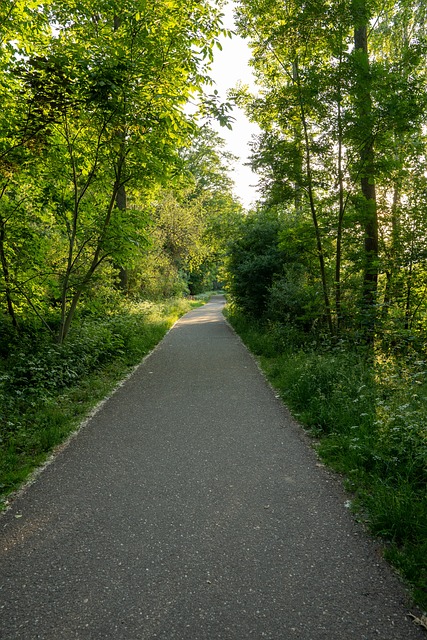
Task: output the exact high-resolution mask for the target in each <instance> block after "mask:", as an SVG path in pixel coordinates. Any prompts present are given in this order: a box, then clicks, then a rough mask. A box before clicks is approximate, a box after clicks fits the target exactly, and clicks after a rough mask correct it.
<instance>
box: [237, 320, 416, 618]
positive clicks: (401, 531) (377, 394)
mask: <svg viewBox="0 0 427 640" xmlns="http://www.w3.org/2000/svg"><path fill="white" fill-rule="evenodd" d="M229 319H230V321H231V323H232V325H233V326H234V328H235V329H236V331H237V332H238V333H239V334H240V336H241V337H242V339H243V340H244V342H245V343H246V344H247V346H248V347H249V348H250V349H251V350H252V351H253V352H254V353H255V354H256V355H258V356H259V361H260V364H261V366H262V368H263V369H264V371H265V373H266V374H267V376H268V378H269V380H270V381H271V383H272V384H273V386H274V387H275V388H276V389H277V390H278V391H279V393H280V395H281V397H282V398H283V400H284V402H285V403H286V404H287V406H288V407H289V408H290V410H291V411H292V413H293V414H294V416H295V417H296V418H298V419H299V421H300V422H301V423H302V424H303V425H304V426H305V427H306V429H307V430H308V431H309V432H310V433H311V434H312V435H313V436H315V440H314V441H313V443H314V446H316V448H317V450H318V453H319V455H320V456H321V458H322V459H323V460H324V461H325V462H326V463H327V464H328V465H329V466H331V467H332V468H333V469H335V470H336V471H338V472H340V473H342V474H343V475H344V477H345V479H346V484H347V487H348V488H349V489H350V490H351V491H352V492H353V494H354V500H353V509H354V511H355V512H357V514H358V517H359V518H363V520H364V521H365V523H366V525H367V526H368V527H369V529H370V531H371V532H372V533H373V534H375V535H377V536H380V537H381V538H382V539H383V541H384V550H385V556H386V557H387V558H388V559H389V560H390V561H391V562H392V563H393V565H394V566H395V567H396V568H397V569H398V570H399V571H400V572H401V573H402V575H403V576H404V577H405V578H406V579H407V580H408V581H409V582H410V584H411V585H412V587H413V592H414V598H415V600H416V602H417V603H418V604H420V605H421V606H422V607H424V608H425V609H427V381H426V371H427V366H426V363H425V362H424V360H423V359H420V357H419V355H418V357H416V354H412V355H411V356H409V355H408V354H406V355H405V357H403V356H402V355H400V356H399V357H398V358H392V357H388V358H384V356H382V355H381V354H380V353H378V354H377V357H376V358H375V359H374V360H373V359H372V357H367V356H366V353H365V352H364V350H363V349H357V348H355V347H354V346H352V345H349V344H345V343H344V342H341V343H338V344H333V345H331V344H330V343H328V344H327V343H325V342H323V343H322V342H320V341H318V342H314V341H313V337H311V338H310V337H308V336H306V337H305V341H304V339H303V337H302V336H301V334H300V333H298V332H297V331H296V330H295V329H293V328H292V327H283V326H280V325H279V324H277V323H276V325H272V324H264V325H263V324H262V323H257V322H251V321H250V320H248V318H247V317H242V316H241V315H239V313H238V312H236V311H232V312H231V313H229Z"/></svg>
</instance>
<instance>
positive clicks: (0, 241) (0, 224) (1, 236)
mask: <svg viewBox="0 0 427 640" xmlns="http://www.w3.org/2000/svg"><path fill="white" fill-rule="evenodd" d="M5 241H6V223H5V221H4V220H3V218H1V217H0V262H1V266H2V271H3V278H4V286H5V295H6V304H7V312H8V314H9V316H10V318H11V320H12V324H13V326H14V327H15V328H18V320H17V318H16V313H15V307H14V305H13V300H12V288H11V280H10V271H9V264H8V260H7V256H6V251H5Z"/></svg>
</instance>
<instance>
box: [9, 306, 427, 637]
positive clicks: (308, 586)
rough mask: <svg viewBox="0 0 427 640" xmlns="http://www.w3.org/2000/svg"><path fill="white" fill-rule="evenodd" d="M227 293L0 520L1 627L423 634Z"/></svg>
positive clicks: (87, 632) (191, 317)
mask: <svg viewBox="0 0 427 640" xmlns="http://www.w3.org/2000/svg"><path fill="white" fill-rule="evenodd" d="M222 305H223V299H222V298H221V297H215V298H213V300H212V302H211V303H209V304H208V305H206V306H205V307H203V308H201V309H198V310H195V311H192V312H190V313H189V314H187V316H185V317H184V318H183V319H182V320H181V321H180V322H179V323H178V324H177V325H176V326H175V327H174V329H173V330H172V331H171V332H170V333H169V334H168V335H167V336H166V338H165V340H164V341H163V342H162V343H161V345H160V346H159V347H158V348H157V349H156V350H155V351H154V353H153V354H152V355H151V356H150V357H149V358H147V359H146V360H145V361H144V363H143V364H142V365H141V366H140V367H139V369H138V370H137V371H136V373H135V374H134V375H133V376H132V377H131V378H130V379H129V380H128V381H127V382H126V384H125V385H124V386H122V387H121V388H120V389H119V390H118V391H117V392H116V393H115V394H114V395H113V397H112V398H111V399H110V400H109V401H108V402H107V403H106V404H104V405H103V407H102V409H101V410H100V411H99V412H98V413H97V414H96V415H95V417H94V418H93V419H92V420H91V421H90V423H89V424H88V425H87V426H86V427H85V428H84V429H83V430H82V431H81V432H80V434H79V435H78V437H77V438H75V439H73V440H72V441H71V443H70V445H69V446H68V447H67V448H66V449H65V450H64V451H63V452H62V453H61V454H59V455H58V456H57V458H56V459H55V461H54V462H53V463H52V464H51V465H50V466H49V467H47V469H46V470H45V471H44V472H43V473H42V475H41V476H39V478H38V480H37V481H36V482H35V484H33V485H32V486H31V487H29V488H28V490H27V491H26V492H25V493H24V494H23V495H22V496H21V497H19V498H18V499H16V501H15V502H14V503H13V506H12V509H11V510H10V511H8V512H7V513H6V514H4V515H3V516H2V517H1V518H0V575H1V591H0V614H1V617H0V637H1V638H2V640H12V639H13V640H15V639H19V640H32V639H35V638H38V639H43V640H48V639H49V640H60V639H61V638H67V639H71V638H80V639H84V640H109V639H112V640H113V639H114V640H121V639H125V640H149V639H150V640H151V639H154V638H156V639H162V640H172V639H178V640H250V639H251V638H254V639H256V640H261V639H264V638H268V639H270V640H272V639H274V640H293V639H300V640H321V639H322V640H352V639H354V640H364V639H369V640H374V639H375V640H377V639H381V640H417V639H423V638H424V640H425V635H424V632H423V631H422V630H421V629H419V628H417V627H415V626H414V625H413V623H411V622H410V621H409V620H408V619H407V618H406V617H405V616H406V612H407V608H406V606H407V603H406V600H405V595H404V593H403V591H402V590H401V588H400V586H399V584H398V583H397V581H396V579H395V578H394V577H393V576H392V575H391V573H390V572H389V571H388V569H387V567H386V566H385V565H384V564H383V562H382V560H381V558H380V556H379V554H378V553H377V551H376V550H375V547H374V545H373V544H372V543H371V542H370V541H369V540H367V538H366V537H365V535H364V534H363V533H362V532H361V530H360V529H359V528H358V526H357V525H354V524H353V522H352V518H351V516H350V514H349V513H348V511H347V510H346V508H345V506H344V503H345V496H344V494H343V493H342V491H341V489H340V486H339V483H338V482H337V481H336V480H335V479H334V478H333V477H332V475H330V474H329V473H328V472H327V471H325V469H323V468H321V467H320V466H319V465H318V464H316V458H315V456H314V454H313V452H312V451H311V449H310V447H308V446H307V444H306V442H305V440H304V437H303V435H302V434H301V432H300V430H299V428H298V427H296V426H295V425H294V424H293V423H292V421H291V420H290V419H289V417H288V415H287V413H286V411H285V410H284V408H283V407H282V406H281V405H280V403H279V402H278V401H277V400H276V399H275V397H274V393H273V392H272V390H271V389H270V388H269V386H268V385H267V384H266V383H265V381H264V379H263V377H262V375H261V374H260V373H259V370H258V368H257V366H256V364H255V362H254V361H253V359H252V358H251V356H250V355H249V354H248V352H247V351H246V349H245V348H244V347H243V346H242V344H241V343H240V341H239V340H238V338H237V337H236V336H235V335H234V334H233V332H232V330H231V329H230V328H229V326H228V325H227V324H226V323H225V321H224V320H223V318H222V315H221V309H222ZM18 516H19V517H18Z"/></svg>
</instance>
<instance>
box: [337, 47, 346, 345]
mask: <svg viewBox="0 0 427 640" xmlns="http://www.w3.org/2000/svg"><path fill="white" fill-rule="evenodd" d="M341 69H342V51H341V53H340V77H339V83H340V85H339V89H338V105H337V106H338V201H339V204H338V224H337V245H336V254H335V313H336V317H337V332H338V333H339V331H340V328H341V320H342V317H341V258H342V233H343V225H344V213H345V198H344V172H343V122H342V104H341V103H342V91H341Z"/></svg>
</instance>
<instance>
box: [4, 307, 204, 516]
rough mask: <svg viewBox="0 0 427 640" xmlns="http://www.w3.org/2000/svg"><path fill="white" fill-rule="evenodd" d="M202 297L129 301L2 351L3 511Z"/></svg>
mask: <svg viewBox="0 0 427 640" xmlns="http://www.w3.org/2000/svg"><path fill="white" fill-rule="evenodd" d="M200 304H201V302H200V300H192V301H190V300H187V299H172V300H167V301H164V302H161V303H151V302H142V303H131V302H128V303H126V304H124V305H123V306H122V307H121V309H120V311H116V312H115V313H112V314H111V315H106V316H104V317H102V318H90V317H86V318H85V319H84V321H82V322H81V323H76V324H75V326H74V327H73V329H72V331H71V333H70V335H69V338H68V340H67V342H66V343H65V344H64V345H61V346H59V345H56V344H54V343H53V342H52V340H51V338H50V336H48V335H46V334H45V333H43V332H41V331H34V330H27V332H26V333H24V334H21V335H20V336H19V340H15V341H13V340H11V341H10V343H9V344H8V346H7V349H6V345H5V344H3V352H2V353H3V357H0V510H1V508H2V507H4V506H5V505H6V504H7V501H8V498H7V496H8V494H10V492H11V491H13V490H14V489H16V488H17V487H18V486H19V485H20V484H21V483H22V482H23V481H25V480H26V478H27V477H28V475H29V474H30V473H31V472H32V471H33V470H34V469H35V468H36V467H37V466H38V465H40V464H41V463H42V462H43V461H44V460H45V459H46V457H47V456H48V454H49V453H50V452H51V451H52V449H53V448H54V447H55V446H57V445H58V444H60V443H62V442H63V441H64V439H65V438H67V436H68V435H69V434H70V433H71V432H72V431H73V430H75V429H76V428H77V426H78V425H79V423H80V422H81V421H82V419H83V418H84V417H85V415H87V413H88V412H89V410H90V409H91V408H92V407H94V406H95V405H96V404H97V403H98V402H99V401H100V400H101V399H102V398H104V397H105V396H106V395H107V394H108V393H110V392H111V390H112V389H113V388H114V387H115V385H116V384H117V383H118V382H119V381H120V380H121V379H122V378H123V377H124V376H125V375H126V374H127V373H128V372H129V371H130V370H131V369H132V367H133V366H135V365H136V364H138V363H139V362H140V361H141V360H142V358H143V357H144V356H145V355H146V354H147V353H149V351H151V350H152V349H153V347H154V346H155V345H156V344H157V343H158V342H159V341H160V340H161V339H162V337H163V336H164V335H165V333H166V331H167V330H168V329H169V328H170V327H171V326H172V325H173V323H174V322H175V321H176V320H177V319H178V318H179V317H180V316H181V315H183V314H184V313H186V312H187V311H189V310H190V309H191V308H193V307H195V306H199V305H200Z"/></svg>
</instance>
